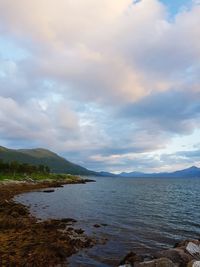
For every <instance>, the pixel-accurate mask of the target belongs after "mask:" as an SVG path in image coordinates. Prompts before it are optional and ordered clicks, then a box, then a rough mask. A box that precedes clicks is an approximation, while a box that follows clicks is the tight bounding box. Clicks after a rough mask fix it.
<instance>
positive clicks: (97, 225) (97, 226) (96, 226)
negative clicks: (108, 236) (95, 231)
mask: <svg viewBox="0 0 200 267" xmlns="http://www.w3.org/2000/svg"><path fill="white" fill-rule="evenodd" d="M93 226H94V227H95V228H99V227H101V225H100V224H94V225H93Z"/></svg>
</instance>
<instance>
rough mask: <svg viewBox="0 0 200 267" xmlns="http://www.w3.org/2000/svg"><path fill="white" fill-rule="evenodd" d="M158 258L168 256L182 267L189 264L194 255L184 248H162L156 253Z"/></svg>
mask: <svg viewBox="0 0 200 267" xmlns="http://www.w3.org/2000/svg"><path fill="white" fill-rule="evenodd" d="M155 257H156V258H162V257H164V258H168V259H170V260H171V261H172V262H173V263H176V264H177V265H178V266H180V267H185V266H187V264H188V262H189V261H190V260H191V259H192V257H191V256H190V255H189V254H188V253H186V252H185V250H184V249H181V248H174V249H168V250H162V251H159V252H157V253H156V254H155Z"/></svg>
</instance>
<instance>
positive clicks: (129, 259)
mask: <svg viewBox="0 0 200 267" xmlns="http://www.w3.org/2000/svg"><path fill="white" fill-rule="evenodd" d="M142 261H143V257H142V256H139V255H137V254H136V253H134V252H129V253H128V254H127V255H126V257H125V258H124V259H123V260H122V261H121V262H120V264H119V265H125V264H131V265H132V266H133V265H134V264H135V263H136V262H142ZM125 266H126V265H125Z"/></svg>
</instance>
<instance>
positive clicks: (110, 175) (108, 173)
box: [98, 171, 118, 177]
mask: <svg viewBox="0 0 200 267" xmlns="http://www.w3.org/2000/svg"><path fill="white" fill-rule="evenodd" d="M98 174H99V176H104V177H118V175H117V174H114V173H111V172H104V171H101V172H98Z"/></svg>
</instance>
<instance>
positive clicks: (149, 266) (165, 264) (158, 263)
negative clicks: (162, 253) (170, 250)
mask: <svg viewBox="0 0 200 267" xmlns="http://www.w3.org/2000/svg"><path fill="white" fill-rule="evenodd" d="M134 266H137V267H175V266H176V265H175V264H174V263H173V262H172V261H171V260H170V259H167V258H160V259H155V260H152V261H144V262H140V263H138V264H137V265H136V264H134Z"/></svg>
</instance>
